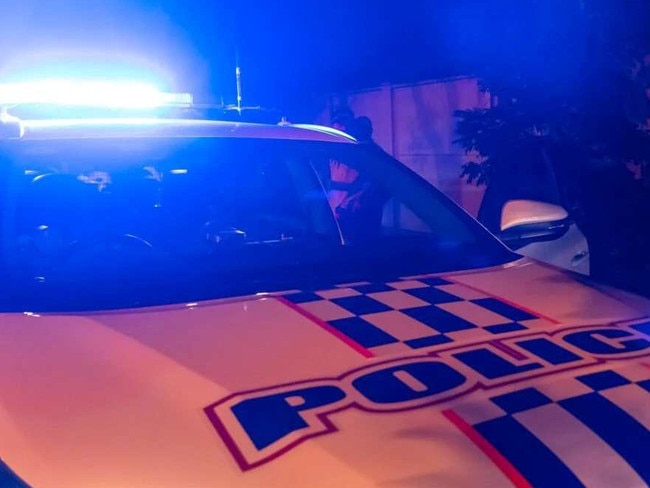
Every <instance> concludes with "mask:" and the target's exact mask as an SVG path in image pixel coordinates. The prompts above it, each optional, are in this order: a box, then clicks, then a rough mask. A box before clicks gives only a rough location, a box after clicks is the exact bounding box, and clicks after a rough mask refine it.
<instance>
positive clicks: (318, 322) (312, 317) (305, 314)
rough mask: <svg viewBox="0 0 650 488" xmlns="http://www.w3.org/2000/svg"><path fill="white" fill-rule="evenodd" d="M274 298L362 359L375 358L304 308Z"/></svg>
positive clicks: (281, 298)
mask: <svg viewBox="0 0 650 488" xmlns="http://www.w3.org/2000/svg"><path fill="white" fill-rule="evenodd" d="M274 298H275V299H276V300H277V301H279V302H280V303H282V304H284V305H286V306H287V307H289V308H290V309H292V310H293V311H295V312H298V313H299V314H300V315H302V316H303V317H305V318H307V319H309V320H311V321H312V322H313V323H315V324H316V325H318V326H319V327H320V328H321V329H323V330H325V331H327V332H329V333H330V334H332V335H333V336H335V337H336V338H337V339H339V340H341V341H343V342H345V343H346V344H347V345H348V346H350V347H351V348H352V349H354V350H355V351H357V352H358V353H359V354H361V355H362V356H363V357H366V358H373V357H375V355H374V354H373V353H372V352H370V351H369V350H368V349H366V348H365V347H363V346H362V345H361V344H359V343H358V342H355V341H353V340H352V339H350V338H349V337H348V336H346V335H345V334H343V333H342V332H341V331H339V330H337V329H336V328H334V327H332V326H331V325H330V324H328V323H327V322H325V321H324V320H322V319H319V318H318V317H316V316H315V315H314V314H312V313H311V312H308V311H307V310H305V309H304V308H302V307H300V306H298V305H296V304H295V303H293V302H291V301H290V300H287V299H286V298H284V297H281V296H279V297H274Z"/></svg>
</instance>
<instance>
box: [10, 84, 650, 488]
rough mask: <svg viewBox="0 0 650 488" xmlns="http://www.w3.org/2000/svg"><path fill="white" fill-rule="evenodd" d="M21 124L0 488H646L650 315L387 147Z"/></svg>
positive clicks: (120, 123)
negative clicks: (488, 221)
mask: <svg viewBox="0 0 650 488" xmlns="http://www.w3.org/2000/svg"><path fill="white" fill-rule="evenodd" d="M0 93H1V92H0ZM139 99H140V100H142V98H139ZM41 102H42V100H41ZM66 103H68V104H69V103H70V100H67V102H66ZM10 112H11V111H10ZM3 121H4V122H2V123H1V124H0V127H1V129H0V130H1V132H2V134H3V135H2V137H0V198H1V199H2V204H1V205H0V209H1V210H0V229H1V232H0V249H1V251H0V278H1V281H0V287H1V288H2V293H1V294H0V310H1V312H2V315H1V316H0V324H1V325H0V366H1V367H2V371H3V374H2V375H1V376H0V432H1V433H2V435H1V436H0V458H1V459H2V462H3V464H2V465H1V466H0V467H1V469H0V486H3V487H4V486H23V487H24V486H32V487H66V488H76V487H84V488H87V487H111V488H112V487H170V488H171V487H173V488H177V487H226V486H227V487H265V488H266V487H293V486H296V487H306V486H308V487H310V488H314V487H356V488H362V487H377V486H382V487H431V486H449V487H479V486H480V487H487V486H494V487H501V486H513V485H514V486H517V487H527V486H540V487H546V486H548V487H559V486H562V487H570V486H590V487H598V486H602V487H613V486H616V487H637V486H647V485H648V483H650V462H649V461H650V457H649V453H650V430H649V429H650V401H649V398H650V396H649V392H650V357H649V356H650V319H648V317H647V314H648V312H649V311H650V306H649V304H648V303H647V302H646V301H644V300H642V299H639V298H636V297H632V296H629V295H625V294H622V293H619V292H616V291H613V290H606V289H600V288H597V287H596V285H593V284H590V283H588V282H579V281H577V278H576V277H574V276H572V275H569V274H566V273H565V272H562V271H559V270H556V269H554V268H551V267H548V266H546V265H542V264H538V263H536V262H534V261H532V260H529V259H527V258H521V257H520V256H518V255H515V254H513V253H511V252H510V251H508V250H507V249H506V248H505V247H504V246H503V245H502V244H501V243H500V242H499V241H498V240H497V239H495V238H494V237H493V236H492V235H490V234H489V233H487V232H486V231H485V230H484V229H483V228H482V227H481V226H479V225H478V224H477V223H476V222H475V221H473V220H472V219H471V218H469V217H468V216H467V215H466V214H465V213H464V212H463V211H461V210H459V209H458V208H457V207H456V206H455V205H454V204H453V203H451V202H450V201H449V200H448V199H447V198H446V197H444V196H443V195H442V194H441V193H440V192H438V191H437V190H435V189H434V188H432V187H431V186H430V185H428V184H427V183H425V182H424V181H423V180H422V179H421V178H419V177H418V176H416V175H415V174H413V173H412V172H410V171H409V170H407V169H406V168H405V167H404V166H403V165H401V164H399V163H397V162H396V161H394V160H393V159H391V158H390V157H389V156H388V155H386V154H384V153H383V152H381V151H377V150H373V149H371V148H368V147H365V146H362V145H360V144H357V143H356V142H355V141H354V140H352V139H350V138H349V137H347V136H345V135H343V134H341V133H338V132H336V131H333V130H330V129H326V128H322V127H310V126H291V125H287V126H271V125H253V124H244V123H235V122H220V121H204V120H180V119H168V118H161V117H150V118H134V117H129V118H116V117H111V118H102V119H100V118H88V117H87V118H84V119H69V118H66V119H56V120H53V119H47V120H24V119H23V120H17V119H15V118H12V117H9V116H4V117H3ZM332 208H334V211H332Z"/></svg>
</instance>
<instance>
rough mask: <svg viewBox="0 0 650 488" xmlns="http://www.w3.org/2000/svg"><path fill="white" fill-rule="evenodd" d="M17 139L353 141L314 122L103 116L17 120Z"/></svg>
mask: <svg viewBox="0 0 650 488" xmlns="http://www.w3.org/2000/svg"><path fill="white" fill-rule="evenodd" d="M20 124H21V128H22V130H21V137H20V139H21V140H61V139H111V138H145V137H182V138H185V137H187V138H195V137H200V138H219V137H229V138H232V137H235V138H251V139H283V140H306V141H318V142H335V143H348V144H355V143H356V140H355V139H354V138H353V137H352V136H349V135H348V134H345V133H344V132H341V131H338V130H336V129H332V128H329V127H324V126H318V125H308V124H300V125H292V124H280V125H272V124H255V123H247V122H228V121H216V120H194V119H161V118H107V119H94V118H93V119H56V120H51V119H48V120H21V121H20Z"/></svg>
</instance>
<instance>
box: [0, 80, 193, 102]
mask: <svg viewBox="0 0 650 488" xmlns="http://www.w3.org/2000/svg"><path fill="white" fill-rule="evenodd" d="M192 102H193V100H192V96H191V95H190V94H189V93H166V92H162V91H159V90H158V89H157V88H156V87H155V86H153V85H150V84H147V83H137V82H117V81H76V80H63V79H48V80H39V81H32V82H23V83H6V84H0V106H12V105H25V104H48V105H63V106H78V107H83V106H85V107H103V108H124V109H128V108H133V109H149V108H158V107H165V106H191V105H192Z"/></svg>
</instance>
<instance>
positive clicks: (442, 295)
mask: <svg viewBox="0 0 650 488" xmlns="http://www.w3.org/2000/svg"><path fill="white" fill-rule="evenodd" d="M404 291H405V292H406V293H408V294H409V295H413V296H414V297H416V298H419V299H420V300H424V301H425V302H428V303H431V304H435V303H451V302H460V301H463V300H462V298H458V297H457V296H455V295H452V294H451V293H447V292H445V291H442V290H439V289H438V288H432V287H428V288H414V289H412V290H404Z"/></svg>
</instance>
